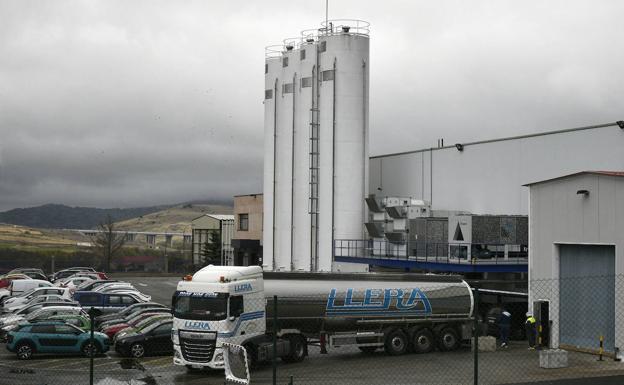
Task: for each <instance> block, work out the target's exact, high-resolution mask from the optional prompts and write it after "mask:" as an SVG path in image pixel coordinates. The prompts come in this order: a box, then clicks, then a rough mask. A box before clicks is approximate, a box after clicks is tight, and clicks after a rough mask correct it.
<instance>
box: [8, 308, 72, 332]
mask: <svg viewBox="0 0 624 385" xmlns="http://www.w3.org/2000/svg"><path fill="white" fill-rule="evenodd" d="M77 305H79V304H78V303H76V302H45V303H36V304H33V305H29V306H26V307H24V308H22V309H20V310H18V311H16V312H14V313H8V314H7V315H4V316H2V317H0V327H2V326H4V325H5V324H6V323H7V322H14V321H15V320H16V319H19V318H24V317H26V316H27V315H29V314H31V313H34V312H36V311H37V310H40V309H43V308H48V307H77ZM79 309H81V310H82V308H79Z"/></svg>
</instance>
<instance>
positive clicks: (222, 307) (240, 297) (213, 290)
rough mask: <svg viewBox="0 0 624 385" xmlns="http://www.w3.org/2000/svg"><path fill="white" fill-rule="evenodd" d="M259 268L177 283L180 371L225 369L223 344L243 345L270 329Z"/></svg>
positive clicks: (216, 271) (222, 269)
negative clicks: (187, 369)
mask: <svg viewBox="0 0 624 385" xmlns="http://www.w3.org/2000/svg"><path fill="white" fill-rule="evenodd" d="M265 305H266V302H265V298H264V284H263V278H262V268H261V267H259V266H248V267H240V266H237V267H233V266H232V267H231V266H212V265H210V266H207V267H204V268H203V269H201V270H199V271H197V272H196V273H195V274H194V275H193V276H192V278H191V277H188V278H186V279H185V280H184V281H180V282H179V283H178V287H177V290H176V292H175V293H174V295H173V299H172V307H173V309H172V310H173V317H174V318H173V328H172V330H171V338H172V340H173V347H174V358H173V362H174V364H176V365H185V366H187V367H189V368H201V367H209V368H212V369H222V368H223V352H222V349H221V345H222V343H223V342H229V343H234V344H241V343H243V341H245V340H248V339H249V338H252V337H254V336H258V335H263V334H264V333H265V328H266V319H265V318H266V314H265Z"/></svg>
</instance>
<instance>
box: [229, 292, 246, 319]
mask: <svg viewBox="0 0 624 385" xmlns="http://www.w3.org/2000/svg"><path fill="white" fill-rule="evenodd" d="M244 312H245V305H244V302H243V296H242V295H234V296H232V297H230V317H238V316H240V315H241V314H243V313H244Z"/></svg>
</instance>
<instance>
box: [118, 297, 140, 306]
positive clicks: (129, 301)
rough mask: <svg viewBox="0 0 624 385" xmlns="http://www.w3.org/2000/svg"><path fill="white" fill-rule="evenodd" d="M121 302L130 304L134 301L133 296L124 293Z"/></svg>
mask: <svg viewBox="0 0 624 385" xmlns="http://www.w3.org/2000/svg"><path fill="white" fill-rule="evenodd" d="M121 302H122V303H123V304H124V305H132V304H133V303H136V302H137V301H136V299H134V298H133V297H130V296H129V295H124V296H123V297H121Z"/></svg>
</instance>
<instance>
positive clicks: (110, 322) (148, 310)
mask: <svg viewBox="0 0 624 385" xmlns="http://www.w3.org/2000/svg"><path fill="white" fill-rule="evenodd" d="M146 313H161V314H171V309H169V308H166V307H151V308H150V307H146V308H142V309H137V310H136V311H134V312H132V313H130V314H126V315H125V316H123V317H119V318H115V319H110V320H108V321H106V322H102V323H100V324H99V330H100V331H101V330H103V329H104V328H107V327H109V326H111V325H115V324H119V323H127V322H128V321H129V320H131V319H133V318H134V317H136V316H139V315H141V314H146Z"/></svg>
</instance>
